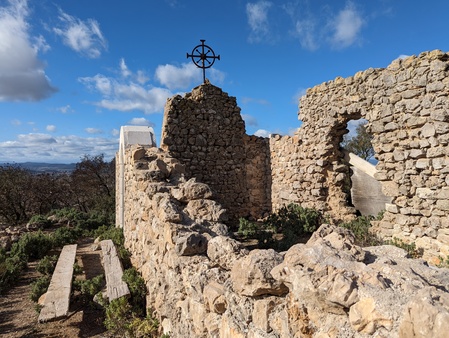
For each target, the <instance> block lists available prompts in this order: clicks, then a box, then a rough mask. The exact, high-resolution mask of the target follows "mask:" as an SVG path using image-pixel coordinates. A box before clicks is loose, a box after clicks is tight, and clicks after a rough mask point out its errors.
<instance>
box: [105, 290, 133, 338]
mask: <svg viewBox="0 0 449 338" xmlns="http://www.w3.org/2000/svg"><path fill="white" fill-rule="evenodd" d="M105 315H106V319H105V321H104V326H105V327H106V329H108V330H109V331H111V332H112V333H114V334H116V335H120V336H125V333H126V329H127V326H128V323H129V321H130V320H131V318H132V317H131V305H129V303H128V299H126V297H120V298H117V299H114V300H113V301H111V302H110V303H109V305H107V306H106V311H105Z"/></svg>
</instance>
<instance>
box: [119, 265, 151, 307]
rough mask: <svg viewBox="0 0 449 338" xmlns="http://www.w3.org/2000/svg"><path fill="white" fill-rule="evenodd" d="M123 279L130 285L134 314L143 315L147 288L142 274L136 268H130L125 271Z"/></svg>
mask: <svg viewBox="0 0 449 338" xmlns="http://www.w3.org/2000/svg"><path fill="white" fill-rule="evenodd" d="M122 280H123V281H124V282H125V283H126V284H127V285H128V288H129V291H130V293H131V299H130V302H131V306H132V311H133V313H134V315H137V316H143V315H144V314H145V309H146V307H145V302H146V300H145V296H146V295H147V288H146V285H145V280H144V279H143V278H142V277H141V276H140V274H139V272H138V271H137V270H136V268H129V269H126V270H125V271H124V272H123V277H122Z"/></svg>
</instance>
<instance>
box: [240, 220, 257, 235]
mask: <svg viewBox="0 0 449 338" xmlns="http://www.w3.org/2000/svg"><path fill="white" fill-rule="evenodd" d="M260 228H261V227H260V226H259V225H257V224H256V223H254V222H250V221H249V220H247V219H246V218H240V219H239V229H238V231H237V234H238V235H239V236H241V237H243V238H254V236H256V234H257V232H258V231H260Z"/></svg>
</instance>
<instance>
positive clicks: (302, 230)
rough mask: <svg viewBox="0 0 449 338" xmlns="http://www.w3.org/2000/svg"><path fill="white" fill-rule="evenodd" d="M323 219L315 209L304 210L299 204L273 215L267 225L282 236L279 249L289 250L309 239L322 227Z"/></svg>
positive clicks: (282, 209)
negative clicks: (305, 238) (306, 238)
mask: <svg viewBox="0 0 449 338" xmlns="http://www.w3.org/2000/svg"><path fill="white" fill-rule="evenodd" d="M322 220H323V217H322V215H321V213H320V212H319V211H317V210H315V209H310V208H303V207H301V206H300V205H297V204H289V205H287V206H284V207H282V208H281V209H279V211H278V212H277V213H274V214H271V215H270V216H269V217H268V219H267V221H266V223H267V224H268V227H269V228H272V229H275V232H276V233H277V234H281V235H282V237H281V239H280V240H279V241H278V242H277V249H278V250H280V251H284V250H288V249H289V248H290V247H291V246H292V245H294V244H296V243H299V242H300V240H301V239H302V238H304V237H309V236H310V234H312V233H313V232H314V231H315V230H316V229H318V227H319V226H320V225H321V222H322Z"/></svg>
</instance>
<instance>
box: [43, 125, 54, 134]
mask: <svg viewBox="0 0 449 338" xmlns="http://www.w3.org/2000/svg"><path fill="white" fill-rule="evenodd" d="M45 130H46V131H49V132H54V131H56V126H55V125H53V124H49V125H48V126H47V127H45Z"/></svg>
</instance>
